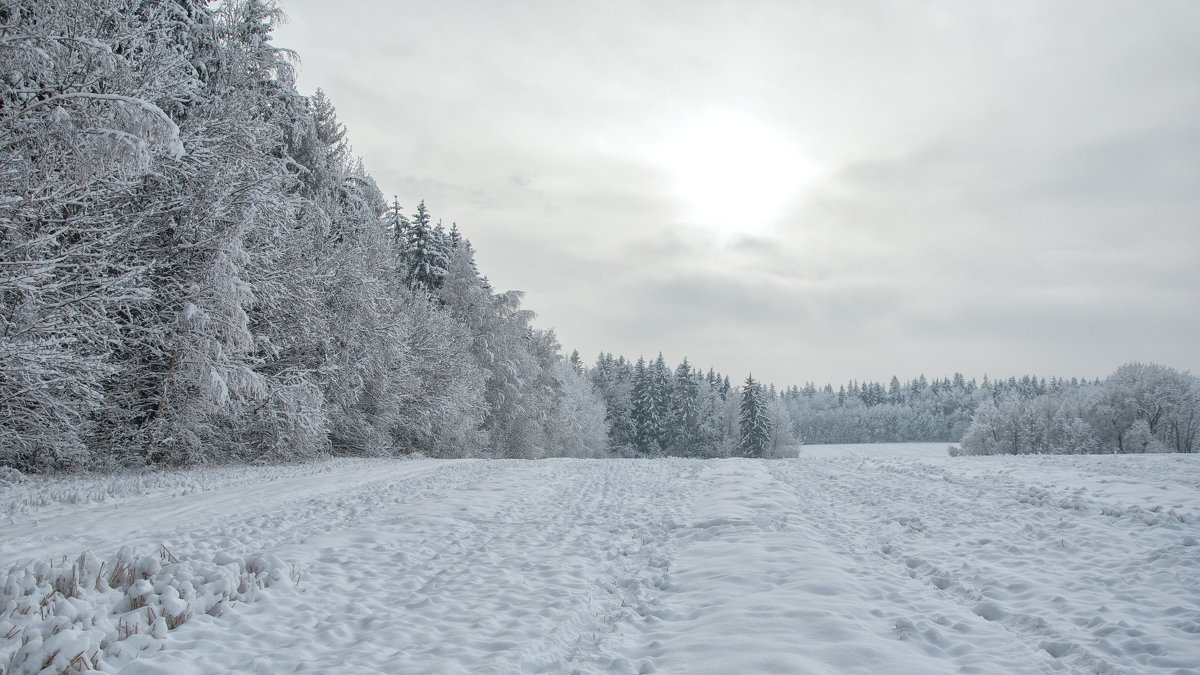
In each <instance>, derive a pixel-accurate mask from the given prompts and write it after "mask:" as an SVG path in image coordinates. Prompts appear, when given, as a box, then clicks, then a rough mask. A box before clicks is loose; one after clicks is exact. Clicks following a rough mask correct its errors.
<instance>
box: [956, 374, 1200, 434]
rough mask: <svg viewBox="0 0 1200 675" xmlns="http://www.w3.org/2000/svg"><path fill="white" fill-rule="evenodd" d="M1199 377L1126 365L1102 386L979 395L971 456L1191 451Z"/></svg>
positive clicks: (1198, 424)
mask: <svg viewBox="0 0 1200 675" xmlns="http://www.w3.org/2000/svg"><path fill="white" fill-rule="evenodd" d="M1198 435H1200V379H1198V378H1196V377H1195V376H1193V375H1191V374H1188V373H1181V372H1179V371H1177V370H1175V369H1174V368H1168V367H1166V366H1160V365H1155V364H1142V363H1130V364H1127V365H1124V366H1121V367H1120V368H1118V369H1117V370H1116V372H1114V373H1113V374H1112V375H1110V376H1109V377H1108V378H1107V379H1105V380H1104V382H1103V383H1101V384H1096V385H1092V386H1088V387H1083V388H1078V389H1071V390H1059V391H1051V392H1047V393H1044V394H1041V395H1038V396H1035V397H1023V396H1021V395H1019V394H1018V393H1016V392H1009V393H1006V394H1004V395H1002V396H1000V397H999V398H998V399H997V400H995V401H993V400H987V401H984V402H983V403H982V404H981V405H980V406H979V408H978V409H977V410H976V412H975V417H974V419H973V420H972V422H971V426H970V428H969V429H968V430H967V433H966V435H965V436H964V437H963V440H962V452H964V453H966V454H974V455H1003V454H1010V455H1015V454H1027V453H1061V454H1082V453H1096V452H1109V453H1144V452H1196V450H1197V440H1198V439H1197V436H1198Z"/></svg>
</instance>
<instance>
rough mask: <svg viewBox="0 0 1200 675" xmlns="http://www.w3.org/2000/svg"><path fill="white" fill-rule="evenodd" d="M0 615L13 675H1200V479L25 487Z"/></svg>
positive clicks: (572, 471)
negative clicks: (75, 672) (87, 674)
mask: <svg viewBox="0 0 1200 675" xmlns="http://www.w3.org/2000/svg"><path fill="white" fill-rule="evenodd" d="M85 551H86V552H87V553H86V555H84V556H83V557H82V558H81V554H83V553H84V552H85ZM0 593H2V595H0V603H3V611H2V612H0V668H2V669H4V671H5V672H11V673H16V672H36V671H37V670H38V669H40V668H42V667H43V666H48V667H50V668H52V669H53V672H59V671H61V670H62V669H63V668H64V667H67V666H70V665H72V664H73V667H76V668H82V667H85V666H86V667H91V666H95V667H98V668H99V669H101V670H122V669H123V670H124V672H129V673H172V674H174V673H210V672H222V671H239V672H295V671H300V672H334V671H339V672H356V673H357V672H388V673H398V672H399V673H415V672H421V673H423V672H431V673H432V672H436V673H458V672H499V673H524V672H530V673H538V672H544V673H559V672H582V673H608V672H616V673H639V672H641V673H645V672H669V673H704V672H708V673H735V672H736V673H793V672H814V673H823V672H830V673H843V672H861V673H879V672H895V673H898V672H906V673H917V672H920V673H937V672H988V673H991V672H1006V673H1008V672H1022V673H1026V672H1200V456H1181V455H1143V456H1093V457H1077V456H1071V457H1063V456H1058V457H957V458H955V457H949V456H948V454H947V452H946V446H945V444H931V445H914V444H909V445H875V446H808V447H804V448H802V449H801V451H800V453H799V457H798V458H795V459H783V460H744V459H730V460H711V461H699V460H682V459H664V460H545V461H484V460H444V461H443V460H408V461H404V460H334V461H327V462H320V463H315V464H310V465H303V466H298V467H264V468H245V467H240V468H235V469H219V470H208V471H188V472H173V473H157V474H153V475H150V476H145V477H142V478H140V479H131V478H74V479H69V480H64V479H43V478H37V477H20V476H14V475H12V474H8V475H0Z"/></svg>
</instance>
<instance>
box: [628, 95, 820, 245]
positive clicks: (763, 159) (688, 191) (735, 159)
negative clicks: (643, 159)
mask: <svg viewBox="0 0 1200 675" xmlns="http://www.w3.org/2000/svg"><path fill="white" fill-rule="evenodd" d="M649 158H650V161H651V162H652V163H653V164H654V165H655V166H657V167H658V168H659V169H661V170H662V171H664V172H665V173H666V174H667V176H668V177H669V179H670V183H671V186H672V189H673V191H674V196H675V198H676V199H677V200H678V201H679V203H680V206H681V207H682V209H683V215H684V218H685V220H686V222H687V223H688V224H691V225H698V226H702V227H705V228H708V229H711V230H713V231H714V232H715V233H717V234H718V235H721V236H724V237H730V238H732V237H736V236H739V235H748V234H762V233H764V232H765V231H766V230H768V229H769V228H770V227H771V226H772V225H774V224H775V223H776V222H777V221H778V219H779V218H780V217H781V216H782V215H783V214H784V213H785V211H786V210H787V209H788V207H789V206H791V205H792V204H794V203H795V202H796V201H797V200H798V199H799V198H800V197H801V196H802V195H803V193H804V191H805V190H806V188H808V187H809V186H810V185H811V184H812V183H813V181H814V180H815V178H816V167H815V165H814V164H813V163H812V161H811V160H810V159H809V158H808V157H807V155H806V154H805V153H804V151H803V150H802V149H801V148H800V147H798V145H797V144H796V143H795V142H794V141H793V140H792V139H791V138H790V137H789V135H788V134H787V133H786V132H785V131H783V130H781V129H778V128H776V127H774V126H772V125H770V124H768V123H766V122H764V121H762V120H760V119H757V118H755V117H754V116H751V115H748V114H745V113H740V112H732V111H724V110H722V111H714V112H706V113H703V114H700V115H696V116H693V117H691V118H689V119H687V120H686V121H685V122H683V123H682V124H680V125H678V126H677V127H675V128H674V129H673V130H671V131H670V132H668V133H667V134H665V136H664V137H663V138H662V139H661V140H660V141H659V142H658V143H656V144H655V145H653V146H652V148H651V151H650V154H649Z"/></svg>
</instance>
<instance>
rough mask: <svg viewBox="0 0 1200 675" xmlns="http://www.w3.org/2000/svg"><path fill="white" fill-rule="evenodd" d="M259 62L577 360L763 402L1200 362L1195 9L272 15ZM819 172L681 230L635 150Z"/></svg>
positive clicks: (1199, 100)
mask: <svg viewBox="0 0 1200 675" xmlns="http://www.w3.org/2000/svg"><path fill="white" fill-rule="evenodd" d="M283 9H284V10H285V11H286V12H287V13H288V14H289V15H291V17H292V23H290V24H289V25H287V26H285V27H283V28H282V29H281V30H280V31H278V34H277V35H278V37H277V42H279V43H280V44H284V45H286V46H289V47H293V48H295V49H297V50H298V51H299V52H300V54H301V56H302V57H303V59H304V62H303V70H302V86H303V87H307V88H309V89H310V90H311V89H312V88H315V87H317V86H321V87H323V88H325V89H326V91H327V92H329V94H330V95H331V97H332V99H333V101H334V103H335V105H337V107H338V110H339V114H340V115H341V117H342V119H343V121H345V122H346V124H347V126H348V127H349V129H350V133H351V137H352V138H353V140H354V143H355V148H356V151H357V152H359V153H361V154H362V155H363V156H364V159H365V161H366V163H367V166H368V169H369V170H371V171H372V173H373V174H374V175H375V176H376V178H377V180H378V182H379V184H380V186H381V188H382V189H383V190H384V191H385V193H387V194H389V195H390V194H393V193H395V194H398V195H399V196H400V199H401V201H402V202H403V203H405V204H415V202H416V201H417V200H419V199H421V198H424V199H426V200H427V202H428V204H429V206H430V208H431V210H432V212H433V213H434V215H435V217H441V218H444V219H445V220H446V221H447V222H449V221H457V222H458V223H459V225H460V227H461V228H462V229H463V230H464V232H466V234H467V236H469V237H470V238H471V239H472V240H473V242H474V243H475V244H476V247H477V249H478V250H479V262H480V265H481V268H482V269H483V270H484V271H485V272H486V273H487V274H488V275H489V276H490V277H491V279H492V280H493V282H494V283H495V284H497V285H498V286H500V287H515V288H521V289H523V290H525V291H527V304H528V306H529V307H531V308H532V309H534V310H536V311H537V312H538V313H539V314H540V316H541V317H542V318H541V320H540V321H541V324H542V325H546V326H550V325H553V326H556V327H557V328H558V332H559V335H560V338H561V339H562V341H563V343H564V345H565V346H566V347H567V348H568V349H570V348H572V347H579V348H580V350H581V352H583V353H584V354H585V355H586V356H587V357H588V358H589V359H590V358H593V357H594V355H595V353H596V352H598V351H600V350H602V349H603V350H607V351H613V352H618V353H625V354H626V355H628V356H636V355H637V354H639V353H644V354H646V355H651V354H652V353H656V352H657V351H658V350H659V349H662V350H663V351H664V353H665V355H666V356H667V357H668V358H669V359H671V360H675V361H677V360H678V359H680V358H682V357H683V356H684V355H685V354H686V355H688V356H689V357H690V358H691V359H692V360H693V361H694V362H697V363H702V364H704V365H713V366H715V367H717V368H718V369H720V370H723V371H727V372H729V373H731V374H732V375H734V376H738V377H740V376H742V375H744V374H745V373H746V372H748V371H751V370H753V371H754V372H755V373H756V375H758V376H761V377H764V378H766V379H768V380H774V381H776V382H777V383H780V384H790V383H792V382H803V381H805V380H808V379H812V380H816V381H818V382H823V381H827V380H833V381H842V380H845V379H847V378H849V377H858V378H864V377H867V378H876V379H884V378H888V377H890V376H891V374H893V373H895V374H897V375H900V376H901V377H910V376H914V375H916V374H918V373H920V372H925V373H926V374H929V375H942V374H948V373H950V372H953V371H954V370H963V371H964V372H966V373H967V374H968V375H975V376H981V375H982V374H983V372H985V371H986V372H988V373H989V374H992V375H994V376H995V375H1004V376H1006V375H1009V374H1017V373H1023V372H1026V371H1029V370H1037V371H1039V372H1041V373H1045V374H1047V375H1049V374H1055V373H1061V374H1065V375H1089V376H1091V375H1103V374H1105V373H1107V372H1109V371H1110V370H1112V368H1114V367H1115V366H1116V365H1118V364H1120V363H1122V362H1124V361H1128V360H1133V359H1141V360H1153V361H1161V362H1165V363H1168V364H1170V365H1173V366H1176V367H1180V368H1188V369H1192V370H1193V371H1196V370H1200V350H1196V349H1195V348H1194V347H1193V346H1192V345H1193V343H1194V336H1195V335H1196V334H1197V333H1198V332H1200V292H1198V291H1197V290H1196V289H1198V288H1200V271H1198V270H1200V265H1198V262H1200V227H1198V226H1197V221H1196V214H1198V213H1200V162H1197V161H1196V158H1197V157H1200V121H1198V120H1197V118H1196V115H1195V113H1194V111H1195V110H1197V109H1200V78H1197V77H1196V73H1198V72H1200V41H1197V40H1195V35H1196V34H1198V33H1200V6H1197V5H1196V4H1194V3H1191V2H1187V1H1186V0H1154V1H1153V2H1149V3H1146V2H1134V1H1132V0H1128V1H1125V0H1122V1H1100V2H1091V3H1087V4H1086V6H1085V5H1080V4H1079V3H1075V2H1066V1H1062V2H1023V1H1017V2H1006V3H963V2H960V1H949V0H946V1H935V2H929V3H921V4H920V5H914V4H912V3H906V2H898V1H893V0H873V1H869V2H862V3H853V4H848V3H794V2H782V1H780V2H768V1H757V2H747V3H725V2H690V1H689V2H655V3H643V2H634V1H632V0H629V1H625V0H618V1H616V2H611V3H599V4H576V3H561V2H528V3H479V2H466V1H462V2H439V3H414V2H398V3H375V2H366V1H357V2H356V1H353V0H349V1H347V2H343V3H337V4H336V5H329V4H328V3H323V2H317V1H316V0H284V2H283ZM714 106H716V107H723V108H729V109H735V110H739V111H742V112H744V113H746V114H748V115H751V116H757V117H760V118H762V119H763V120H764V121H765V122H768V123H770V124H771V125H773V126H776V127H778V128H781V129H784V130H785V131H786V132H787V133H789V134H791V136H792V139H793V140H794V141H795V142H796V143H798V144H799V145H801V146H802V147H803V148H804V149H805V150H806V151H807V152H808V153H809V154H810V155H811V156H812V158H813V160H814V161H815V162H816V163H817V164H819V166H820V167H821V169H822V174H821V175H822V178H821V180H820V181H819V182H818V183H817V184H815V185H813V186H812V187H811V188H810V189H809V190H808V191H807V192H806V193H805V194H804V195H803V196H802V199H801V200H800V202H799V204H798V205H797V206H796V207H795V208H793V209H792V210H791V211H790V212H789V213H788V214H787V215H786V216H785V217H784V218H782V219H781V221H780V222H779V223H778V224H777V226H775V227H774V228H772V229H769V230H767V231H764V232H760V233H757V234H751V235H743V236H740V237H737V236H735V237H728V236H720V235H718V234H716V233H713V232H711V231H709V230H706V229H704V228H702V227H697V226H696V225H691V224H688V223H687V216H686V213H685V209H683V208H682V205H681V204H680V203H679V201H678V200H677V199H676V198H675V197H674V196H672V194H671V187H670V177H669V176H667V175H665V174H664V173H663V172H662V171H661V170H659V169H657V168H655V167H653V166H651V165H649V164H648V162H647V160H646V155H645V150H646V148H647V146H648V145H649V144H652V143H653V142H655V139H659V138H662V137H663V135H664V134H667V133H669V132H670V131H672V130H673V129H674V128H676V127H677V126H678V125H680V124H681V123H682V122H683V121H685V120H686V118H687V117H688V115H691V114H693V113H695V112H696V111H698V110H702V109H710V108H712V107H714Z"/></svg>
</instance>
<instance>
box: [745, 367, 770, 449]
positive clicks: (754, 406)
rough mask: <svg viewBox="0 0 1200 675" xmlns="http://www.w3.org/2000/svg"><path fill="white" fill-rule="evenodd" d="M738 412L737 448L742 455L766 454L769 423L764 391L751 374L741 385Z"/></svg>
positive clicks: (768, 442)
mask: <svg viewBox="0 0 1200 675" xmlns="http://www.w3.org/2000/svg"><path fill="white" fill-rule="evenodd" d="M740 412H741V414H740V415H739V417H738V429H739V431H740V436H741V437H740V440H739V443H738V450H739V451H740V453H741V454H742V456H743V457H765V456H767V453H768V451H769V450H770V448H771V423H770V419H769V418H768V416H767V407H766V401H765V392H763V390H762V385H761V384H759V383H758V382H755V381H754V377H753V376H747V377H746V383H745V385H744V386H743V387H742V405H741V411H740Z"/></svg>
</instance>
